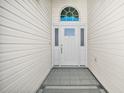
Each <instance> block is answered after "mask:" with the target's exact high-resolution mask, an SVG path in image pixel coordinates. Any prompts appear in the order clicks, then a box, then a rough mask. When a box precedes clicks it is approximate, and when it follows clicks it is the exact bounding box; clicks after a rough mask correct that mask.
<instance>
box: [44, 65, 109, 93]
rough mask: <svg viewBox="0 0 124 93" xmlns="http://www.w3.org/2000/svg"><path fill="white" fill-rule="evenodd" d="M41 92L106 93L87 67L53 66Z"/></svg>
mask: <svg viewBox="0 0 124 93" xmlns="http://www.w3.org/2000/svg"><path fill="white" fill-rule="evenodd" d="M42 88H43V92H42V93H107V92H106V91H105V90H104V88H103V87H102V85H101V84H100V83H99V82H98V81H97V80H96V78H95V77H94V75H93V74H92V73H91V72H90V70H89V69H87V68H67V67H61V68H53V69H52V70H51V72H50V74H49V75H48V77H47V78H46V80H45V81H44V83H43V84H42Z"/></svg>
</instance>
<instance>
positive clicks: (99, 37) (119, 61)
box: [88, 0, 124, 93]
mask: <svg viewBox="0 0 124 93" xmlns="http://www.w3.org/2000/svg"><path fill="white" fill-rule="evenodd" d="M88 66H89V68H90V69H91V70H92V72H93V73H94V74H95V75H96V76H97V78H98V79H99V80H100V81H101V83H102V84H103V85H104V86H105V87H106V88H107V89H108V91H109V93H124V89H123V88H124V83H123V82H124V1H123V0H88Z"/></svg>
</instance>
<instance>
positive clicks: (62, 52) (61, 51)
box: [61, 44, 63, 54]
mask: <svg viewBox="0 0 124 93" xmlns="http://www.w3.org/2000/svg"><path fill="white" fill-rule="evenodd" d="M62 53H63V44H61V54H62Z"/></svg>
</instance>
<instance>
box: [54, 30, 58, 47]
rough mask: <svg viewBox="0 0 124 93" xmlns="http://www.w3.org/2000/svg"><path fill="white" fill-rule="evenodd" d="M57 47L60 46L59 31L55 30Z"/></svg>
mask: <svg viewBox="0 0 124 93" xmlns="http://www.w3.org/2000/svg"><path fill="white" fill-rule="evenodd" d="M55 46H59V29H58V28H55Z"/></svg>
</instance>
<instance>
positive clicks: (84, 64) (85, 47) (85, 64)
mask: <svg viewBox="0 0 124 93" xmlns="http://www.w3.org/2000/svg"><path fill="white" fill-rule="evenodd" d="M63 26H67V27H68V26H72V28H73V26H77V27H78V29H81V28H83V29H84V47H83V48H84V63H83V62H82V61H83V60H81V59H80V61H81V62H80V64H79V65H78V66H86V67H87V27H86V26H84V25H80V24H69V23H68V24H59V25H53V26H52V67H54V66H59V67H61V65H59V64H57V65H54V64H55V61H54V54H55V39H54V38H55V35H54V34H55V33H54V30H55V28H58V29H59V31H60V29H61V27H63ZM80 48H82V47H80ZM80 58H81V54H80ZM81 63H83V64H81Z"/></svg>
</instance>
